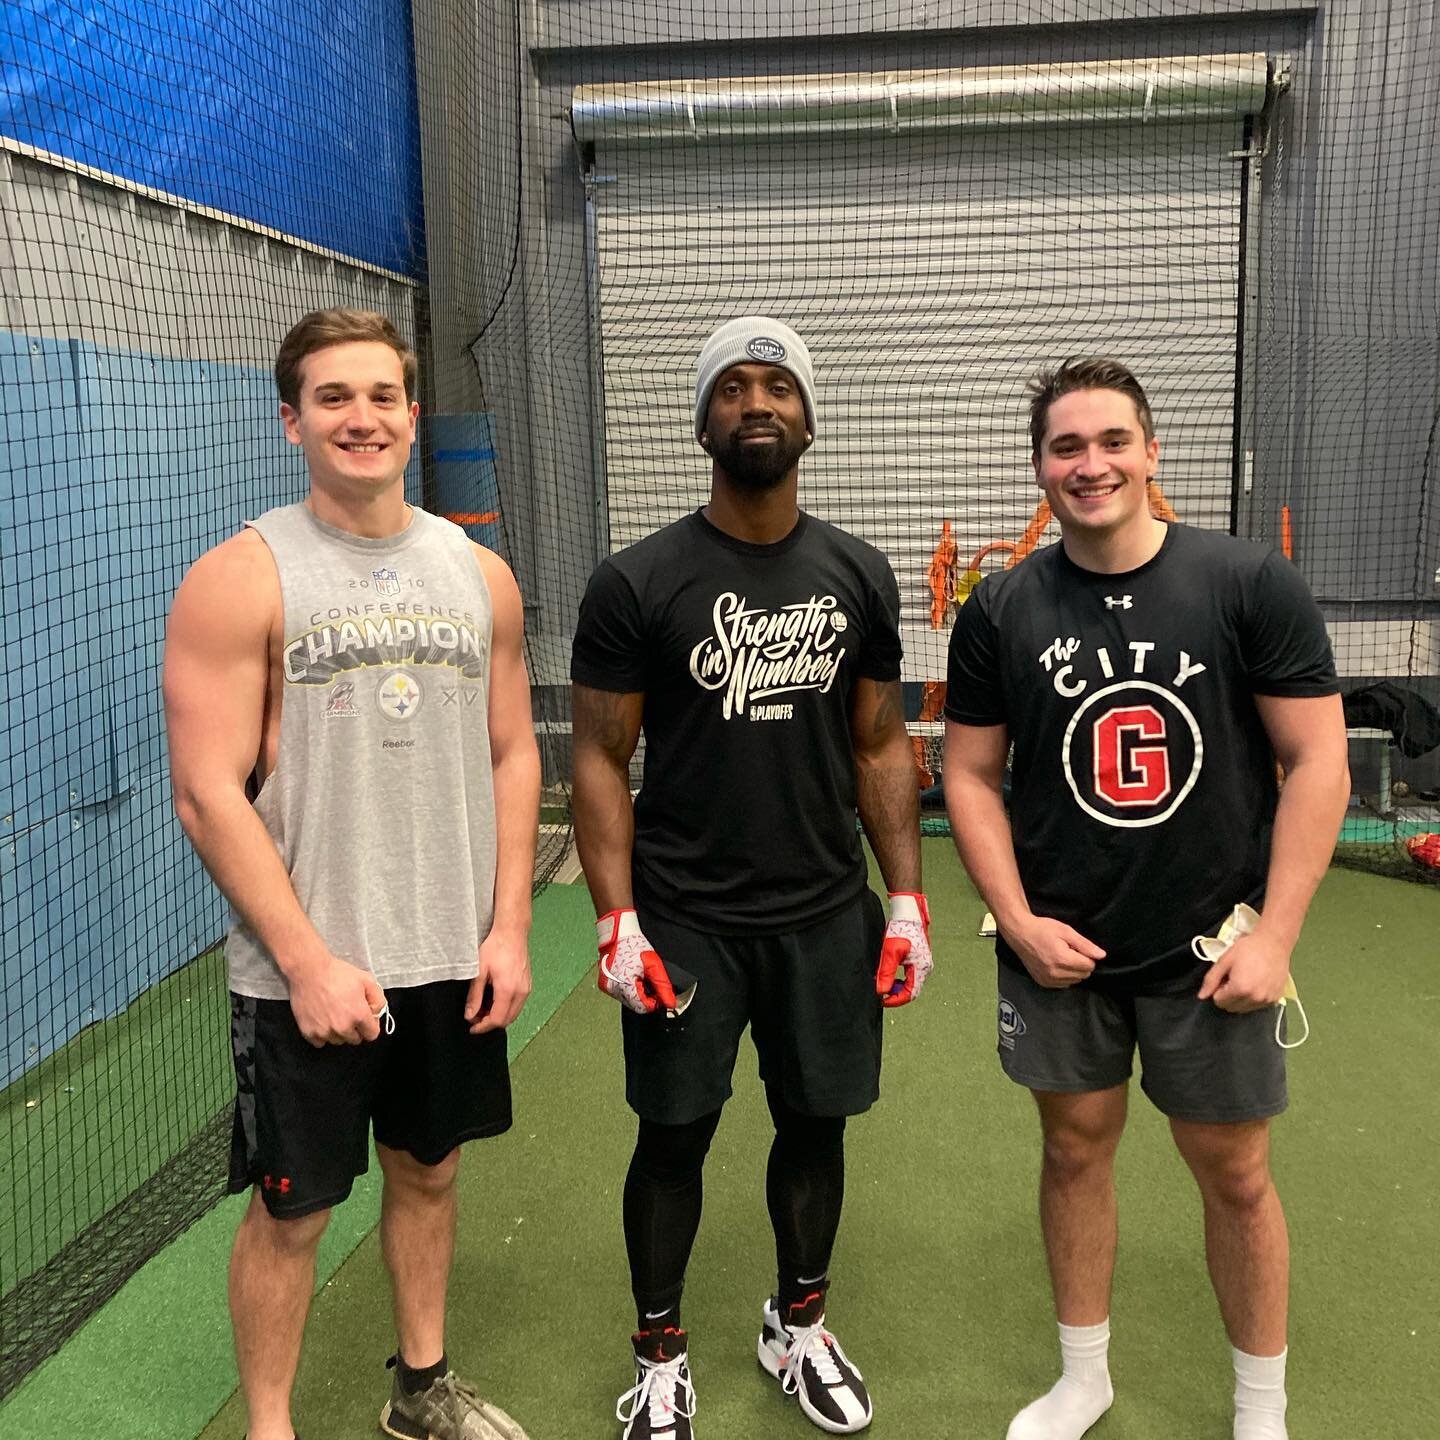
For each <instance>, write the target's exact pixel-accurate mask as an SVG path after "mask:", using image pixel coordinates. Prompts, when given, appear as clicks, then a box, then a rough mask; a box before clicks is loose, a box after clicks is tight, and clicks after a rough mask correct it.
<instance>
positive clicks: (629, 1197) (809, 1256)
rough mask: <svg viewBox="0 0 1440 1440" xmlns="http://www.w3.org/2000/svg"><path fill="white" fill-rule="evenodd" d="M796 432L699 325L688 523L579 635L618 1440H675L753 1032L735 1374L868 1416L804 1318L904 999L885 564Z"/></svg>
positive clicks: (850, 1427) (761, 350)
mask: <svg viewBox="0 0 1440 1440" xmlns="http://www.w3.org/2000/svg"><path fill="white" fill-rule="evenodd" d="M814 431H815V398H814V386H813V378H812V372H811V362H810V356H809V353H808V351H807V350H806V348H805V345H804V343H803V342H802V341H801V340H800V337H799V336H798V335H796V334H795V333H794V332H793V331H792V330H790V329H789V328H788V327H787V326H785V325H782V324H780V323H779V322H778V321H775V320H770V319H766V318H764V317H759V316H745V317H742V318H740V319H736V320H732V321H730V322H729V323H728V324H726V325H723V326H721V327H720V329H719V330H717V331H716V332H715V333H714V334H713V335H712V336H711V337H710V339H709V340H708V341H706V343H705V346H704V348H703V349H702V351H701V352H700V358H699V362H698V368H697V375H696V384H695V435H696V438H697V439H698V440H699V442H700V444H701V446H702V447H703V448H704V449H705V450H706V451H707V452H708V453H709V454H710V456H711V459H712V462H713V464H712V477H711V492H710V502H709V504H708V505H706V506H705V507H704V508H703V509H701V510H698V511H696V512H695V513H694V514H691V515H688V516H686V517H685V518H684V519H683V520H680V521H677V522H676V523H675V524H673V525H669V526H667V527H666V528H665V529H663V530H660V531H657V532H656V533H655V534H653V535H651V536H649V537H648V538H647V539H645V540H642V541H640V543H639V544H637V545H633V546H631V547H630V549H628V550H624V551H622V552H621V553H619V554H617V555H614V556H612V557H611V558H610V559H609V560H606V561H604V562H603V563H602V564H601V565H600V566H599V568H598V569H597V570H596V571H595V573H594V575H593V576H592V577H591V580H590V585H589V588H588V589H587V591H586V594H585V599H584V602H583V604H582V606H581V611H580V621H579V625H578V627H577V630H576V634H575V648H574V655H573V658H572V661H571V679H572V680H573V681H574V735H575V782H574V794H573V799H574V808H575V838H576V843H577V845H578V847H579V851H580V858H581V861H582V863H583V864H584V867H585V878H586V881H587V883H588V884H589V887H590V893H591V895H592V896H593V898H594V900H595V908H596V911H597V913H598V914H599V916H600V919H599V922H598V924H597V927H596V929H597V935H598V939H599V946H600V968H599V984H600V988H601V989H602V990H604V991H605V992H606V993H607V994H609V995H611V996H613V997H615V998H616V999H617V1000H619V1001H620V1002H621V1004H622V1005H623V1006H624V1007H625V1008H624V1010H623V1011H622V1012H621V1020H622V1030H623V1038H624V1046H625V1074H626V1098H627V1100H628V1101H629V1103H630V1105H631V1107H632V1108H633V1109H634V1110H635V1112H636V1113H637V1114H638V1116H639V1117H640V1124H639V1135H638V1138H637V1141H636V1146H635V1153H634V1156H633V1158H632V1160H631V1163H630V1169H629V1173H628V1175H627V1177H626V1181H625V1197H624V1225H625V1241H626V1248H627V1250H628V1253H629V1259H630V1273H631V1284H632V1289H633V1291H634V1295H635V1305H636V1311H637V1328H636V1334H635V1335H634V1337H633V1346H634V1352H635V1383H634V1386H633V1387H632V1388H631V1389H630V1390H628V1391H627V1392H626V1394H625V1395H623V1396H622V1397H621V1401H620V1404H619V1405H618V1406H617V1407H616V1414H617V1415H618V1416H619V1418H620V1419H621V1420H623V1421H625V1435H626V1437H627V1440H661V1437H663V1440H691V1436H692V1435H693V1429H692V1425H691V1419H690V1417H691V1415H692V1413H693V1411H694V1398H695V1397H694V1389H693V1386H692V1384H691V1380H690V1372H689V1359H688V1345H687V1337H686V1333H685V1331H684V1330H683V1329H682V1328H681V1325H680V1294H681V1289H682V1287H683V1284H684V1278H685V1266H686V1263H687V1261H688V1259H689V1255H690V1250H691V1246H692V1245H693V1243H694V1239H695V1234H696V1231H697V1229H698V1226H699V1222H700V1205H701V1172H702V1166H703V1163H704V1159H705V1155H706V1153H707V1151H708V1149H709V1145H710V1140H711V1137H712V1136H713V1135H714V1133H715V1127H716V1125H717V1123H718V1121H719V1118H720V1110H721V1107H722V1106H723V1105H724V1103H725V1101H726V1099H727V1098H728V1097H729V1095H730V1075H731V1071H732V1069H733V1067H734V1063H735V1058H736V1054H737V1051H738V1047H739V1043H740V1037H741V1034H742V1032H743V1031H744V1029H745V1026H746V1024H747V1023H748V1024H749V1025H750V1027H751V1034H752V1038H753V1040H754V1043H755V1048H756V1051H757V1052H758V1055H759V1060H760V1074H761V1077H762V1079H763V1080H764V1083H765V1090H766V1098H767V1100H768V1102H769V1107H770V1113H771V1116H772V1117H773V1119H774V1122H775V1136H774V1141H773V1143H772V1145H771V1149H770V1158H769V1164H768V1168H767V1173H766V1199H767V1202H768V1206H769V1211H770V1218H771V1221H772V1224H773V1226H774V1230H775V1249H776V1259H777V1263H778V1270H779V1283H778V1287H777V1290H776V1293H775V1295H774V1296H772V1297H771V1298H770V1299H769V1300H767V1301H766V1303H765V1305H764V1307H763V1311H762V1319H761V1330H760V1336H759V1341H758V1344H757V1354H758V1357H759V1360H760V1363H761V1364H762V1365H763V1366H764V1367H765V1369H766V1370H767V1371H769V1373H770V1374H772V1375H774V1376H775V1377H776V1379H778V1380H779V1381H780V1383H781V1387H782V1389H783V1390H784V1392H785V1393H787V1394H794V1395H795V1396H796V1398H797V1399H798V1401H799V1403H800V1406H801V1408H802V1410H803V1411H804V1413H805V1414H806V1415H807V1416H808V1417H809V1418H810V1419H811V1420H812V1421H814V1422H815V1423H816V1424H817V1425H819V1426H820V1427H821V1428H823V1429H825V1430H828V1431H830V1432H832V1433H850V1432H853V1431H857V1430H861V1429H863V1428H864V1427H865V1426H866V1425H868V1424H869V1422H870V1417H871V1413H872V1407H871V1402H870V1397H869V1394H868V1391H867V1389H866V1386H865V1383H864V1381H863V1380H862V1378H861V1376H860V1372H859V1371H858V1370H857V1369H856V1368H855V1366H854V1365H853V1364H851V1362H850V1361H849V1359H848V1358H847V1357H846V1355H845V1352H844V1351H843V1350H842V1349H841V1348H840V1346H839V1345H838V1344H837V1343H836V1341H835V1337H834V1336H833V1335H832V1334H831V1333H830V1331H829V1330H828V1329H827V1328H826V1326H825V1295H826V1288H827V1283H828V1269H829V1264H830V1254H831V1249H832V1246H833V1244H834V1240H835V1234H836V1230H837V1228H838V1225H839V1221H840V1208H841V1201H842V1198H843V1191H844V1174H845V1170H844V1131H845V1117H846V1116H848V1115H855V1114H859V1113H860V1112H862V1111H864V1110H866V1109H868V1108H869V1107H870V1105H871V1104H873V1103H874V1101H875V1099H876V1096H877V1094H878V1093H879V1075H880V1037H881V1017H882V1006H885V1005H902V1004H904V1003H906V1002H907V1001H908V1000H910V999H911V998H913V996H915V995H917V994H919V992H920V988H921V986H922V985H923V983H924V980H925V976H926V975H927V973H928V972H929V970H930V947H929V941H928V925H929V915H928V911H927V907H926V903H925V897H924V895H923V894H922V893H921V886H920V843H919V823H918V821H919V817H918V792H917V786H916V779H915V770H914V762H913V759H912V754H911V748H910V742H909V740H908V739H907V737H906V732H905V725H904V721H903V718H902V714H901V707H900V658H901V655H900V636H899V616H900V599H899V593H898V591H897V588H896V585H895V577H894V575H893V573H892V572H891V569H890V566H889V565H888V563H887V562H886V560H885V558H884V556H882V555H881V554H880V553H879V552H878V551H876V550H875V549H873V548H872V547H871V546H869V545H866V544H864V543H863V542H862V541H859V540H856V539H854V538H853V537H851V536H849V535H847V534H845V533H844V532H843V531H841V530H837V529H836V528H835V527H834V526H831V525H827V524H825V523H824V522H823V521H820V520H817V519H815V518H814V517H813V516H810V515H806V514H805V513H804V512H803V511H801V510H800V509H799V506H798V504H797V493H798V490H797V486H798V473H799V460H800V456H801V455H802V454H803V453H804V451H805V450H806V449H808V448H809V446H810V444H811V442H812V439H813V437H814ZM642 729H643V731H644V733H645V773H644V783H643V785H642V786H641V789H640V793H639V796H638V797H637V798H636V799H635V801H634V803H633V806H632V803H631V797H630V790H629V781H628V773H629V763H630V758H631V756H632V755H633V753H634V751H635V748H636V745H637V742H638V739H639V736H640V732H641V730H642ZM857 813H858V815H859V817H860V819H861V821H862V822H863V824H864V826H865V831H866V834H867V835H868V836H869V839H870V843H871V847H872V849H873V850H874V853H875V857H876V860H877V862H878V864H879V867H880V871H881V874H882V875H883V876H884V879H885V882H886V885H887V887H888V889H889V891H890V916H889V920H888V923H887V921H886V919H885V917H884V916H883V914H882V912H881V908H880V904H879V901H878V900H877V898H876V897H875V896H874V895H873V894H872V893H871V891H870V890H869V889H868V887H867V885H866V867H865V858H864V853H863V851H862V848H861V844H860V837H859V835H858V834H857V831H856V825H855V818H856V815H857Z"/></svg>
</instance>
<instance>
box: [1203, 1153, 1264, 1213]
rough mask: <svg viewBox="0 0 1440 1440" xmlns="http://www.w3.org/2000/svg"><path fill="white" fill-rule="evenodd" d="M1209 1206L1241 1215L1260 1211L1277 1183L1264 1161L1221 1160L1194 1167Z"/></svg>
mask: <svg viewBox="0 0 1440 1440" xmlns="http://www.w3.org/2000/svg"><path fill="white" fill-rule="evenodd" d="M1192 1168H1193V1169H1194V1172H1195V1179H1196V1181H1197V1182H1198V1183H1199V1186H1200V1193H1201V1195H1202V1196H1203V1197H1204V1199H1205V1201H1206V1203H1207V1204H1214V1205H1221V1206H1223V1207H1224V1208H1225V1209H1227V1210H1233V1211H1237V1212H1245V1211H1253V1210H1257V1209H1259V1207H1260V1206H1261V1205H1262V1204H1264V1202H1265V1200H1266V1199H1267V1198H1268V1196H1269V1195H1270V1193H1271V1191H1272V1189H1273V1188H1274V1183H1273V1181H1272V1180H1271V1178H1270V1166H1269V1165H1268V1164H1267V1163H1266V1162H1265V1161H1264V1160H1263V1159H1258V1160H1257V1159H1230V1158H1226V1159H1221V1160H1214V1161H1211V1162H1210V1163H1208V1164H1206V1163H1202V1164H1199V1165H1195V1166H1193V1167H1192Z"/></svg>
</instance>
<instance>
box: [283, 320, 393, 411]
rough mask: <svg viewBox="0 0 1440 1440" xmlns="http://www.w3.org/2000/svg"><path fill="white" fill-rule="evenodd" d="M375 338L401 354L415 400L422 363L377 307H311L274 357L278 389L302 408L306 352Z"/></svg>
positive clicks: (290, 402) (290, 403)
mask: <svg viewBox="0 0 1440 1440" xmlns="http://www.w3.org/2000/svg"><path fill="white" fill-rule="evenodd" d="M365 340H372V341H377V342H378V343H379V344H381V345H388V346H389V347H390V348H391V349H392V350H393V351H394V352H395V353H396V354H397V355H398V356H399V357H400V367H401V369H402V370H403V371H404V374H405V398H406V400H408V401H413V400H414V399H415V385H416V379H417V374H418V370H419V365H418V363H417V361H416V358H415V352H414V351H413V350H412V349H411V348H410V347H409V346H408V345H407V344H406V343H405V342H404V341H403V340H402V339H401V338H400V332H399V331H398V330H396V328H395V327H394V325H392V324H391V323H390V321H389V319H388V318H387V317H386V316H384V315H381V314H379V313H378V312H377V311H374V310H345V309H339V308H337V309H333V310H312V311H311V312H310V314H308V315H307V316H306V317H305V318H304V319H303V320H301V321H300V322H299V323H298V324H296V325H294V326H292V327H291V330H290V333H289V334H288V335H287V336H286V337H285V338H284V340H282V341H281V342H280V353H279V354H278V355H277V356H276V357H275V388H276V389H277V390H279V392H280V398H281V400H283V401H284V402H285V404H287V405H288V406H290V408H291V409H292V410H298V409H299V408H300V365H301V362H302V361H303V360H304V359H305V357H306V356H307V355H313V354H314V353H315V352H316V351H317V350H328V349H329V348H330V347H331V346H332V345H349V344H352V343H353V342H355V341H365Z"/></svg>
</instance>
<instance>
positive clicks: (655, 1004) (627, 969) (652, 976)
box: [595, 910, 695, 1019]
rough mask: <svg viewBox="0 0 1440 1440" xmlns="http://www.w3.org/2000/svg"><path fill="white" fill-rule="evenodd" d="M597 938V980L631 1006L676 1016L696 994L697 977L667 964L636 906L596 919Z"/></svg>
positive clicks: (641, 1011)
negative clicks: (644, 930)
mask: <svg viewBox="0 0 1440 1440" xmlns="http://www.w3.org/2000/svg"><path fill="white" fill-rule="evenodd" d="M595 939H596V943H597V944H598V945H599V947H600V968H599V970H598V972H597V974H596V977H595V979H596V983H597V984H598V985H599V987H600V989H601V990H603V991H604V992H605V994H607V995H609V996H610V997H611V998H612V999H615V1000H618V1001H619V1002H620V1003H621V1004H622V1005H623V1006H625V1008H626V1009H627V1010H633V1011H634V1012H635V1013H636V1014H637V1015H650V1014H653V1013H654V1011H656V1010H660V1009H663V1010H664V1011H665V1013H666V1014H667V1015H668V1016H670V1017H671V1019H673V1018H674V1017H675V1016H677V1015H679V1014H681V1013H682V1012H683V1011H684V1009H685V1007H686V1006H687V1005H689V1003H690V1001H691V1000H692V999H693V998H694V996H695V981H694V979H693V978H692V977H691V976H689V975H687V974H686V973H685V972H684V971H683V970H680V969H678V968H676V969H674V970H673V972H672V971H671V970H667V969H666V968H665V962H664V961H663V960H662V959H661V958H660V956H659V955H658V954H657V953H656V952H655V947H654V946H653V945H651V943H650V942H649V941H648V940H647V939H646V938H645V936H644V935H643V934H642V933H641V930H640V917H639V916H638V915H636V913H635V912H634V911H633V910H611V911H610V912H609V913H608V914H605V915H602V916H601V917H600V918H599V919H598V920H597V921H596V922H595ZM677 992H678V993H677Z"/></svg>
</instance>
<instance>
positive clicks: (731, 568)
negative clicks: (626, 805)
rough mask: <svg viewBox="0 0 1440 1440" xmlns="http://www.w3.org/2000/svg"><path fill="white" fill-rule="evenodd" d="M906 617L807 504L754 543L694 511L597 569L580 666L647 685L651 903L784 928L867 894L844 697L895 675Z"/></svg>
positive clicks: (674, 914) (601, 679) (845, 538)
mask: <svg viewBox="0 0 1440 1440" xmlns="http://www.w3.org/2000/svg"><path fill="white" fill-rule="evenodd" d="M899 618H900V596H899V591H898V589H897V587H896V584H895V576H894V574H893V572H892V571H891V569H890V565H889V563H888V562H887V561H886V559H885V557H884V556H883V555H882V554H881V553H880V552H879V551H878V550H876V549H875V548H874V547H873V546H870V545H867V544H865V543H864V542H863V541H861V540H857V539H855V538H854V537H853V536H851V535H847V534H846V533H845V532H844V531H843V530H838V529H836V528H835V526H833V525H828V524H826V523H825V522H824V521H822V520H817V519H815V518H814V516H810V515H806V514H804V513H803V512H802V513H801V515H800V518H799V521H798V522H797V524H796V525H795V528H794V529H793V530H792V531H791V532H790V534H789V535H787V536H786V537H785V538H784V539H783V540H781V541H778V542H777V543H776V544H773V545H752V544H748V543H746V542H745V541H742V540H737V539H735V538H733V537H732V536H729V535H727V534H725V533H724V532H723V531H721V530H718V529H716V527H715V526H713V525H712V524H710V522H709V521H708V520H706V519H705V517H704V515H703V514H701V513H700V512H698V511H696V512H695V513H693V514H691V515H688V516H686V517H685V518H684V519H683V520H679V521H677V522H676V523H675V524H673V525H668V526H666V527H665V528H664V529H663V530H659V531H657V532H656V533H655V534H653V535H651V536H649V537H647V538H646V539H644V540H641V541H640V542H639V543H638V544H635V545H632V546H631V547H630V548H629V549H627V550H622V551H621V552H620V553H619V554H616V555H612V556H611V557H610V558H609V559H608V560H605V561H602V562H601V564H600V565H599V567H598V568H597V569H596V571H595V573H594V574H593V575H592V576H591V577H590V584H589V587H588V588H587V590H586V592H585V599H584V601H583V602H582V603H581V606H580V619H579V624H578V626H577V628H576V632H575V646H574V651H573V654H572V657H571V662H570V676H571V679H573V680H575V681H576V682H577V683H579V684H581V685H588V686H590V687H591V688H593V689H598V690H610V691H616V692H621V693H625V692H629V693H634V692H636V691H641V692H643V693H644V696H645V706H644V718H643V728H644V735H645V772H644V780H643V783H642V786H641V789H640V793H639V795H638V796H637V797H636V801H635V848H634V864H633V874H634V886H635V897H636V901H637V903H638V904H639V905H640V906H641V907H642V908H649V909H652V910H654V911H655V912H656V913H657V914H659V915H662V916H664V917H665V918H667V919H669V920H672V921H675V922H676V923H679V924H682V925H687V926H690V927H691V928H696V929H706V930H710V931H713V932H714V933H718V934H756V933H760V934H764V933H770V934H780V933H783V932H786V931H791V930H798V929H803V928H805V927H806V926H808V925H812V924H815V923H817V922H818V921H820V920H822V919H824V918H825V917H826V916H827V915H829V914H831V913H833V912H834V911H836V910H839V909H840V908H842V907H843V906H845V905H847V904H849V903H850V902H851V901H853V900H854V899H855V898H856V897H857V896H858V895H859V894H860V893H861V891H862V890H863V888H864V886H865V883H866V882H865V859H864V853H863V851H862V849H861V845H860V839H859V836H858V834H857V833H856V825H855V813H856V811H855V759H854V750H853V747H852V743H851V738H850V702H851V696H852V693H853V691H854V688H855V683H856V681H857V680H858V679H859V678H860V677H862V676H864V677H867V678H869V679H873V680H896V679H898V678H899V676H900V659H901V653H900V634H899Z"/></svg>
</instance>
